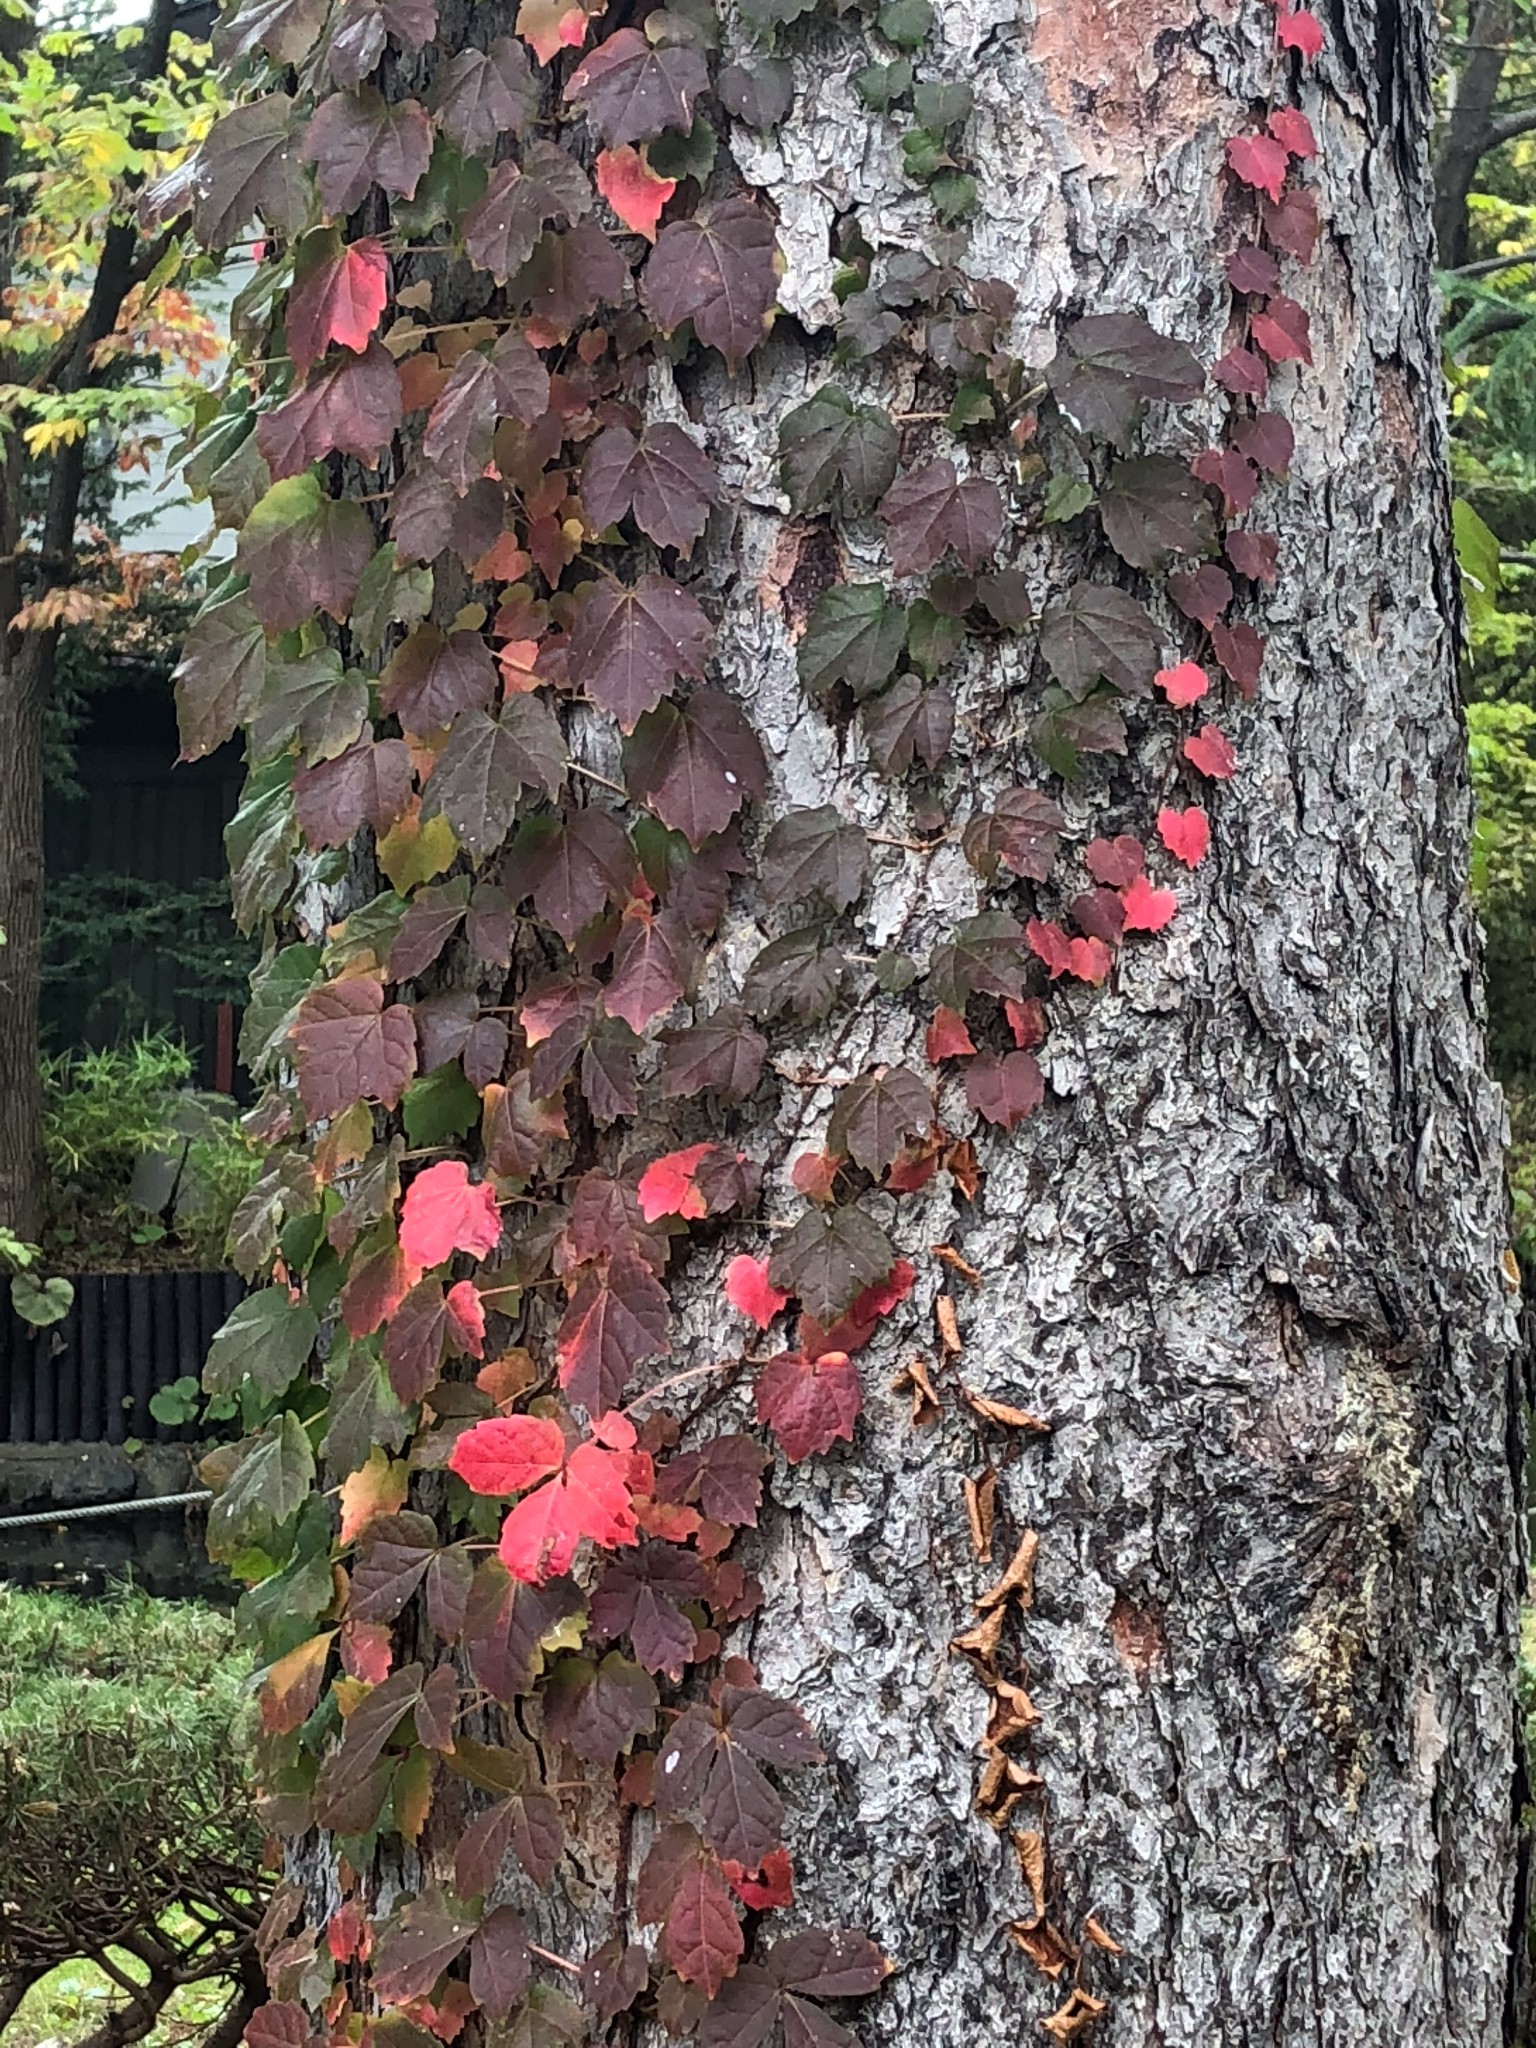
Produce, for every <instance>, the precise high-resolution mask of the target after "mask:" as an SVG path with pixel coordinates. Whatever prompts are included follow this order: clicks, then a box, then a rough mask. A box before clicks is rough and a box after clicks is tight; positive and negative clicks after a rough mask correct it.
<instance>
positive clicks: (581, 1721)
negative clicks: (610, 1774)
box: [544, 1650, 657, 1765]
mask: <svg viewBox="0 0 1536 2048" xmlns="http://www.w3.org/2000/svg"><path fill="white" fill-rule="evenodd" d="M656 1707H657V1694H656V1687H655V1685H654V1683H653V1682H652V1681H651V1679H650V1678H649V1677H648V1676H647V1674H646V1673H645V1672H643V1671H642V1670H641V1669H640V1666H639V1665H638V1664H634V1663H631V1661H630V1659H629V1658H628V1657H621V1656H620V1655H619V1653H618V1651H617V1650H610V1651H609V1653H608V1655H607V1656H606V1657H605V1658H604V1659H603V1661H602V1663H601V1664H596V1665H594V1664H593V1663H591V1662H590V1661H589V1659H587V1658H585V1657H562V1658H561V1659H560V1661H559V1663H558V1664H557V1665H556V1666H555V1668H554V1671H553V1672H552V1673H551V1675H550V1680H549V1684H548V1686H547V1688H546V1690H545V1693H544V1726H545V1729H546V1730H547V1732H548V1733H549V1734H550V1735H552V1736H553V1737H554V1738H555V1740H556V1741H557V1742H563V1743H565V1744H567V1746H568V1747H569V1748H571V1749H573V1750H574V1751H575V1752H576V1754H577V1756H579V1757H580V1758H581V1759H582V1760H583V1761H584V1762H585V1763H589V1764H603V1765H612V1764H613V1763H614V1762H615V1761H616V1759H617V1758H618V1756H619V1755H620V1753H621V1752H622V1751H624V1750H626V1749H628V1748H629V1746H630V1744H631V1743H632V1742H633V1741H634V1739H635V1737H636V1736H637V1735H648V1734H649V1733H650V1732H651V1730H652V1729H653V1728H654V1727H655V1725H656Z"/></svg>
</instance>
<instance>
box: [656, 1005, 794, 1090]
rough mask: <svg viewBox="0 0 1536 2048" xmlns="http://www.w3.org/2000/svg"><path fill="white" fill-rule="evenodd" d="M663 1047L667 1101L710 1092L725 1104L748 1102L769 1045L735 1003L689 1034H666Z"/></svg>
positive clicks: (684, 1032) (664, 1087) (662, 1086)
mask: <svg viewBox="0 0 1536 2048" xmlns="http://www.w3.org/2000/svg"><path fill="white" fill-rule="evenodd" d="M662 1047H663V1051H662V1061H661V1092H662V1094H663V1095H665V1096H668V1097H676V1096H680V1095H699V1094H702V1093H703V1092H704V1090H706V1089H709V1090H711V1091H712V1092H713V1093H715V1094H717V1095H719V1096H721V1097H723V1098H724V1100H725V1101H727V1102H741V1101H744V1100H745V1099H746V1097H747V1096H749V1095H750V1094H751V1093H752V1090H753V1089H754V1088H755V1087H756V1086H757V1082H758V1077H759V1075H760V1074H761V1073H762V1071H763V1061H764V1060H765V1059H766V1058H767V1056H768V1041H767V1039H766V1038H764V1037H763V1035H762V1033H761V1032H760V1031H756V1030H754V1029H753V1027H752V1025H751V1024H750V1023H749V1022H748V1021H747V1018H746V1015H745V1013H744V1012H743V1011H742V1010H741V1009H740V1008H739V1007H738V1006H737V1005H736V1004H734V1003H727V1004H724V1005H722V1006H721V1008H720V1009H718V1010H715V1011H713V1012H712V1013H711V1015H709V1016H708V1017H706V1018H705V1019H704V1020H703V1021H702V1022H701V1023H698V1024H693V1025H690V1026H689V1027H688V1029H687V1030H685V1031H664V1032H663V1033H662Z"/></svg>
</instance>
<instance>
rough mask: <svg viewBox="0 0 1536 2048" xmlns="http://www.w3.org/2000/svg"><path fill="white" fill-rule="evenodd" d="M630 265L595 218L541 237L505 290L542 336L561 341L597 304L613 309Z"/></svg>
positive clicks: (620, 293)
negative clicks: (522, 306) (519, 302)
mask: <svg viewBox="0 0 1536 2048" xmlns="http://www.w3.org/2000/svg"><path fill="white" fill-rule="evenodd" d="M628 283H629V266H628V264H627V263H626V262H625V261H624V258H623V257H622V256H621V255H620V254H619V252H618V250H617V249H616V248H615V247H614V245H613V243H612V242H611V241H610V240H609V239H608V236H607V235H606V234H605V233H604V231H603V229H602V227H601V225H600V224H599V223H598V222H597V221H595V220H581V221H578V222H577V223H576V225H575V226H574V227H570V228H552V229H550V231H549V232H548V233H547V234H545V235H543V236H541V238H540V239H539V241H538V243H537V244H536V246H535V248H534V250H533V253H532V254H531V255H530V256H529V258H528V260H527V262H526V263H524V264H523V265H522V267H521V269H519V271H518V272H517V274H516V276H515V277H514V278H513V279H512V281H511V283H510V285H509V286H508V287H507V289H508V290H509V292H510V293H511V294H512V296H513V298H514V299H516V300H519V301H521V302H522V303H523V304H525V305H526V306H527V308H528V312H529V316H530V324H533V325H536V326H537V327H538V328H539V330H540V331H541V333H542V334H543V336H544V337H545V338H548V337H551V336H553V337H558V338H559V339H560V340H562V341H563V340H564V339H565V338H566V337H567V336H568V335H569V334H571V333H572V332H573V330H574V329H575V328H577V327H579V326H580V325H581V323H582V321H583V320H586V319H589V318H590V317H591V315H592V314H593V313H595V312H596V311H597V309H598V307H599V306H603V305H617V304H618V303H619V301H620V300H621V299H622V298H623V296H624V293H625V289H626V287H627V286H628Z"/></svg>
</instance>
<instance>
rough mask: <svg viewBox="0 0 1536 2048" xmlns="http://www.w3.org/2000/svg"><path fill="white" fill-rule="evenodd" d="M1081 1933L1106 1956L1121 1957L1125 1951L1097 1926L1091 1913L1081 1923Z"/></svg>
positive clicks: (1113, 1938)
mask: <svg viewBox="0 0 1536 2048" xmlns="http://www.w3.org/2000/svg"><path fill="white" fill-rule="evenodd" d="M1083 1933H1084V1935H1085V1936H1086V1937H1087V1939H1088V1940H1089V1941H1091V1942H1092V1943H1093V1945H1094V1947H1095V1948H1101V1949H1103V1951H1104V1953H1105V1954H1106V1955H1109V1956H1123V1955H1124V1954H1125V1950H1124V1949H1123V1948H1122V1947H1121V1945H1120V1943H1119V1942H1118V1941H1116V1939H1115V1937H1114V1936H1113V1935H1112V1934H1111V1933H1109V1931H1108V1930H1107V1929H1106V1928H1104V1927H1102V1926H1101V1925H1100V1924H1099V1922H1098V1921H1097V1920H1096V1919H1095V1918H1094V1916H1093V1915H1092V1914H1091V1913H1090V1914H1089V1915H1088V1918H1087V1919H1086V1920H1085V1921H1084V1922H1083Z"/></svg>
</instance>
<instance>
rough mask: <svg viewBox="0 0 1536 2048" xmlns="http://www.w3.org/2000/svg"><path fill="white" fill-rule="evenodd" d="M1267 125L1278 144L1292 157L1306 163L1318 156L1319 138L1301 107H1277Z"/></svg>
mask: <svg viewBox="0 0 1536 2048" xmlns="http://www.w3.org/2000/svg"><path fill="white" fill-rule="evenodd" d="M1267 125H1268V128H1269V132H1270V134H1271V135H1273V137H1274V138H1275V140H1276V142H1279V143H1282V144H1283V145H1284V146H1285V148H1286V149H1288V150H1289V151H1290V153H1291V155H1292V156H1294V157H1300V158H1301V159H1302V160H1303V162H1305V161H1306V159H1307V158H1308V157H1314V156H1316V155H1317V137H1316V136H1315V135H1314V134H1313V133H1312V123H1311V122H1310V121H1309V120H1308V119H1307V117H1306V115H1305V114H1304V113H1302V111H1301V109H1300V108H1299V107H1276V109H1275V111H1274V112H1273V113H1272V114H1271V115H1270V117H1269V121H1268V123H1267Z"/></svg>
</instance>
